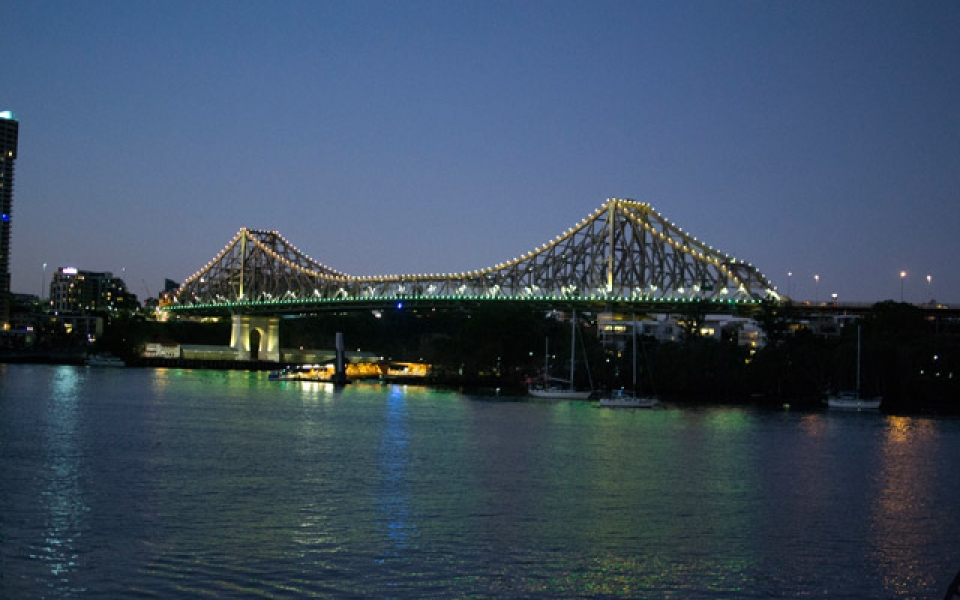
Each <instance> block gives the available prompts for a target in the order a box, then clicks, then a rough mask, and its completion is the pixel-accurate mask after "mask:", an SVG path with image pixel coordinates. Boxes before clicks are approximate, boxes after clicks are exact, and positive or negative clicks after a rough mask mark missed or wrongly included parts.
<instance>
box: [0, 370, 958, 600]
mask: <svg viewBox="0 0 960 600" xmlns="http://www.w3.org/2000/svg"><path fill="white" fill-rule="evenodd" d="M958 458H960V419H957V418H933V417H908V416H890V415H883V414H865V413H840V414H836V413H829V412H827V411H818V412H797V411H789V410H784V411H769V410H768V411H763V410H757V409H754V408H750V407H746V406H745V407H729V406H727V407H703V406H701V407H689V406H682V407H674V406H669V405H667V406H663V407H661V408H658V409H654V410H608V409H601V408H598V407H597V406H596V404H595V403H588V402H562V403H544V402H533V401H526V400H524V399H519V398H498V397H495V396H494V397H491V396H476V395H466V394H462V393H459V392H454V391H440V390H433V389H430V388H425V387H418V386H394V385H384V386H381V385H375V384H354V385H350V386H348V387H346V388H345V389H343V390H334V389H333V388H332V387H330V386H327V385H324V384H315V383H297V382H274V381H268V380H267V378H266V375H265V374H262V373H246V372H226V371H191V370H173V369H155V370H153V369H113V370H109V369H93V368H85V367H71V366H32V365H0V597H2V598H69V597H96V598H111V597H123V598H128V597H161V598H169V597H210V596H213V597H233V598H247V597H250V598H257V597H266V598H304V597H308V598H309V597H320V598H324V597H331V598H333V597H335V598H342V597H398V598H412V597H424V596H427V597H463V596H474V597H522V598H531V597H534V598H536V597H540V598H555V597H631V598H774V597H775V598H797V597H820V598H941V597H942V596H943V594H944V592H945V590H946V588H947V586H948V584H949V582H950V580H951V579H952V578H953V576H954V574H955V573H956V572H957V570H958V569H960V477H958V476H957V473H958V470H957V459H958Z"/></svg>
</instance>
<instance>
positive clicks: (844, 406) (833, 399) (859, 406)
mask: <svg viewBox="0 0 960 600" xmlns="http://www.w3.org/2000/svg"><path fill="white" fill-rule="evenodd" d="M882 400H883V398H880V397H877V398H861V397H860V325H857V388H856V389H855V390H845V391H841V392H839V393H836V394H830V395H829V396H827V399H826V403H827V406H829V407H830V408H836V409H841V410H877V409H879V408H880V402H881V401H882Z"/></svg>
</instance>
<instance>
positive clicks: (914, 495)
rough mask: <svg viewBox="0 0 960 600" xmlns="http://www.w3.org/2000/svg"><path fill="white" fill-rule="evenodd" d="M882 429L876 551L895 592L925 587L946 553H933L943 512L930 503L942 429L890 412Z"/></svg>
mask: <svg viewBox="0 0 960 600" xmlns="http://www.w3.org/2000/svg"><path fill="white" fill-rule="evenodd" d="M884 425H885V427H884V429H883V433H882V439H881V444H880V447H879V452H880V465H879V470H878V473H877V477H876V486H877V491H876V496H875V500H874V502H873V506H872V507H871V519H870V530H871V534H872V543H873V546H874V551H873V553H874V555H875V560H876V562H877V565H878V568H879V571H880V573H879V575H880V577H881V578H882V580H883V582H884V584H885V586H886V588H887V590H888V591H889V592H890V593H891V594H897V593H898V591H902V590H909V589H920V588H927V589H929V588H930V587H931V586H933V585H935V584H936V583H937V581H934V580H932V579H931V578H930V576H929V574H930V568H929V566H930V565H931V564H937V562H938V561H939V560H941V559H942V557H940V556H938V555H934V554H931V553H930V549H931V548H932V547H934V545H935V544H934V542H935V539H936V538H935V534H936V532H937V531H938V530H939V528H940V527H941V522H940V520H941V517H944V516H946V515H941V514H938V513H937V512H936V510H935V509H934V506H935V503H933V502H931V498H932V496H934V495H935V490H936V487H938V486H939V485H940V484H939V483H938V478H939V477H940V476H941V474H940V473H939V470H938V469H937V465H936V463H935V462H933V461H932V460H931V458H932V457H933V456H935V455H936V452H938V444H939V441H940V431H939V429H938V427H937V423H936V422H935V421H933V420H931V419H926V418H912V417H897V416H889V417H887V418H886V419H885V423H884Z"/></svg>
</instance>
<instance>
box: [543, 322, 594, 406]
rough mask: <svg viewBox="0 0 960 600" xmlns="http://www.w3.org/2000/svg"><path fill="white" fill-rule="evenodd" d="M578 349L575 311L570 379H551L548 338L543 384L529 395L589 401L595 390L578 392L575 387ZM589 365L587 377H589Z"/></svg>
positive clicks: (571, 331)
mask: <svg viewBox="0 0 960 600" xmlns="http://www.w3.org/2000/svg"><path fill="white" fill-rule="evenodd" d="M576 348H577V311H576V310H574V311H573V316H572V317H571V319H570V379H569V380H566V379H557V378H555V377H550V339H549V338H548V339H547V340H546V342H545V346H544V360H543V382H542V383H541V384H539V385H534V386H531V387H529V388H527V393H528V394H530V395H531V396H533V397H534V398H545V399H550V400H587V399H589V398H590V396H591V395H592V394H593V390H577V389H575V388H574V386H573V381H574V377H573V376H574V372H575V369H576ZM589 374H590V370H589V365H588V368H587V375H588V376H589ZM554 382H562V383H566V384H567V387H561V386H559V385H557V384H556V383H554Z"/></svg>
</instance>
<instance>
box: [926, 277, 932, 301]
mask: <svg viewBox="0 0 960 600" xmlns="http://www.w3.org/2000/svg"><path fill="white" fill-rule="evenodd" d="M932 282H933V277H932V276H930V275H927V295H928V296H930V303H931V304H933V290H931V289H930V284H931V283H932Z"/></svg>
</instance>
